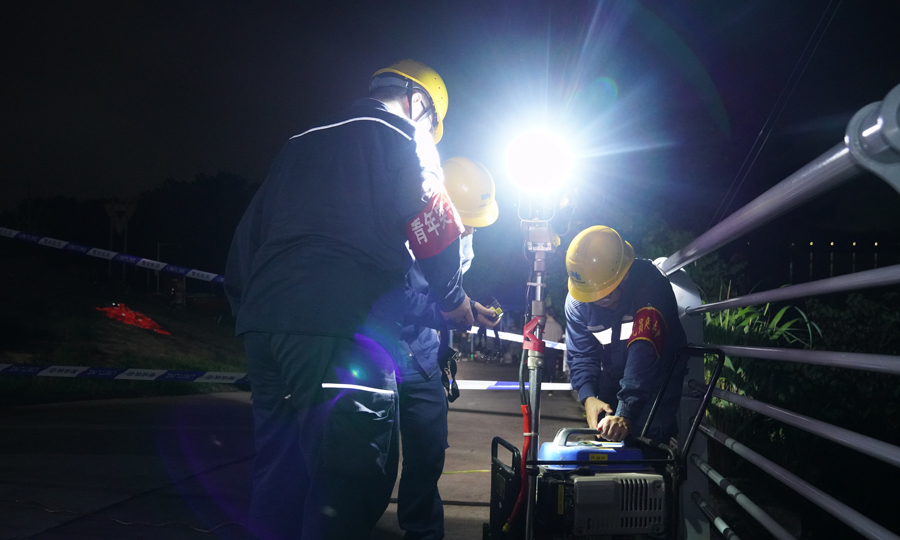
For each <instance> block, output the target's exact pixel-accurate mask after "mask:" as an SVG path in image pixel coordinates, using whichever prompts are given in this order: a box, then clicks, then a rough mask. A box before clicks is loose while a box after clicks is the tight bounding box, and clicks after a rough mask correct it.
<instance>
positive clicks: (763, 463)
mask: <svg viewBox="0 0 900 540" xmlns="http://www.w3.org/2000/svg"><path fill="white" fill-rule="evenodd" d="M866 171H868V172H871V173H874V174H876V175H877V176H879V177H880V178H882V179H883V180H885V181H886V182H888V183H889V184H890V185H891V186H892V187H893V188H894V189H896V190H897V191H898V192H900V85H898V86H896V87H895V88H894V89H892V90H891V91H890V92H889V93H888V95H887V96H886V97H885V99H884V100H883V101H881V102H877V103H872V104H870V105H867V106H866V107H863V108H862V109H860V111H859V112H857V113H856V114H855V115H854V116H853V119H852V120H851V121H850V123H849V124H848V126H847V130H846V133H845V137H844V141H843V142H842V143H840V144H838V145H836V146H835V147H833V148H832V149H830V150H828V151H827V152H825V153H824V154H822V155H821V156H819V157H818V158H817V159H815V160H813V161H812V162H810V163H809V164H807V165H806V166H804V167H803V168H801V169H800V170H798V171H797V172H795V173H794V174H792V175H791V176H789V177H787V178H786V179H784V180H783V181H781V182H780V183H778V184H777V185H776V186H774V187H772V188H771V189H769V190H768V191H767V192H765V193H763V194H762V195H760V196H759V197H757V198H756V199H755V200H753V201H752V202H750V203H749V204H747V205H746V206H744V207H743V208H741V209H740V210H738V211H736V212H735V213H734V214H732V215H731V216H729V217H728V218H726V219H724V220H723V221H721V222H720V223H719V224H717V225H716V226H714V227H713V228H711V229H710V230H708V231H707V232H706V233H704V234H703V235H701V236H700V237H698V238H697V239H695V240H694V241H692V242H691V243H689V244H688V245H687V246H685V247H684V248H682V249H681V250H679V251H678V252H676V253H674V254H673V255H672V256H670V257H668V258H667V259H666V260H664V261H662V262H661V263H660V268H661V269H662V271H663V272H664V273H665V274H666V275H668V276H670V277H674V276H673V274H675V273H676V272H677V271H678V270H680V269H682V268H684V267H685V266H686V265H688V264H690V263H692V262H694V261H696V260H697V259H699V258H701V257H703V256H704V255H707V254H709V253H711V252H713V251H715V250H717V249H719V248H720V247H722V246H724V245H726V244H728V243H729V242H732V241H734V240H736V239H738V238H740V237H742V236H744V235H746V234H747V233H749V232H751V231H753V230H755V229H757V228H758V227H760V226H762V225H764V224H765V223H768V222H769V221H771V220H773V219H775V218H776V217H778V216H781V215H782V214H785V213H786V212H788V211H790V210H792V209H794V208H796V207H798V206H800V205H801V204H803V203H805V202H807V201H810V200H811V199H813V198H814V197H816V196H818V195H820V194H822V193H825V192H826V191H829V190H832V189H834V188H835V187H837V186H840V185H842V184H844V183H845V182H847V181H849V180H850V179H852V178H854V177H856V176H858V175H860V174H862V173H864V172H866ZM897 284H900V265H895V266H889V267H886V268H879V269H875V270H868V271H864V272H859V273H855V274H850V275H845V276H839V277H832V278H828V279H822V280H818V281H812V282H809V283H804V284H800V285H792V286H788V287H783V288H779V289H773V290H769V291H762V292H757V293H753V294H748V295H745V296H740V297H736V298H731V299H728V300H723V301H721V302H714V303H710V304H705V305H690V306H687V305H682V306H680V307H681V308H682V309H683V310H684V312H685V314H686V316H695V317H696V316H699V315H700V314H703V313H709V312H717V311H722V310H726V309H729V308H736V307H745V306H751V305H758V304H765V303H771V302H779V301H784V300H790V299H796V298H805V297H808V296H813V295H821V294H828V293H836V292H850V291H857V290H861V289H866V288H871V287H883V286H890V285H897ZM716 347H717V348H718V349H719V350H721V351H722V352H724V353H725V354H727V355H730V356H735V357H746V358H757V359H763V360H775V361H784V362H795V363H802V364H816V365H821V366H830V367H836V368H843V369H853V370H862V371H869V372H876V373H882V374H889V375H900V356H887V355H876V354H864V353H846V352H829V351H812V350H795V349H779V348H772V347H739V346H730V345H729V346H719V345H716ZM898 384H900V381H898ZM690 386H691V387H692V388H694V389H698V388H700V384H699V383H697V382H696V381H691V383H690ZM703 386H705V385H703ZM714 396H715V397H717V398H719V399H721V400H725V401H728V402H730V403H732V404H734V405H736V406H738V407H741V408H743V409H746V410H750V411H753V412H755V413H757V414H761V415H764V416H767V417H769V418H773V419H775V420H778V421H780V422H783V423H785V424H788V425H791V426H794V427H796V428H799V429H801V430H803V431H806V432H808V433H812V434H814V435H817V436H819V437H822V438H825V439H827V440H830V441H833V442H835V443H837V444H840V445H843V446H846V447H848V448H851V449H853V450H855V451H858V452H861V453H863V454H866V455H869V456H872V457H874V458H876V459H879V460H881V461H883V462H885V463H888V464H890V465H894V466H897V467H900V447H897V446H894V445H891V444H888V443H886V442H883V441H879V440H876V439H873V438H871V437H868V436H865V435H861V434H859V433H854V432H852V431H850V430H847V429H844V428H840V427H837V426H833V425H831V424H828V423H826V422H823V421H820V420H816V419H813V418H809V417H806V416H803V415H800V414H797V413H795V412H792V411H788V410H785V409H782V408H779V407H776V406H773V405H770V404H767V403H763V402H761V401H757V400H755V399H751V398H750V397H747V396H742V395H738V394H734V393H731V392H726V391H724V390H716V391H715V392H714ZM700 430H701V432H703V433H704V434H705V435H707V436H708V437H709V439H710V440H713V441H716V442H718V443H720V444H722V445H724V446H725V447H726V448H728V449H729V450H731V451H732V452H734V453H736V454H738V455H739V456H741V457H743V458H744V459H746V460H748V461H750V462H751V463H753V464H755V465H756V466H758V467H759V468H761V469H762V470H763V471H765V472H767V473H768V474H770V475H771V476H772V477H774V478H775V479H777V480H779V481H781V482H782V483H784V484H785V485H787V486H788V487H790V488H791V489H793V490H794V491H796V492H797V493H798V494H800V495H802V496H804V497H806V498H807V499H808V500H810V501H811V502H813V503H814V504H816V505H817V506H819V507H820V508H822V509H823V510H824V511H826V512H827V513H829V514H831V515H832V516H834V517H836V518H837V519H839V520H841V521H842V522H844V523H845V524H846V525H847V526H849V527H850V528H852V529H853V530H855V531H857V532H858V533H859V534H861V535H862V536H863V537H865V538H872V539H875V538H878V539H898V540H900V536H898V535H897V534H895V533H893V532H891V531H889V530H887V529H886V528H884V527H883V526H881V525H879V524H877V523H875V522H874V521H872V520H871V519H869V518H868V517H866V516H864V515H863V514H861V513H860V512H858V511H857V510H855V509H853V508H850V507H849V506H847V505H845V504H843V503H841V502H839V501H837V500H836V499H835V498H834V497H832V496H831V495H828V494H827V493H824V492H823V491H821V490H820V489H818V488H816V487H815V486H812V485H810V484H809V483H807V482H805V481H804V480H802V479H800V478H799V477H797V476H796V475H794V474H792V473H790V472H789V471H787V470H785V469H784V468H782V467H781V466H779V465H777V464H775V463H773V462H772V461H770V460H768V459H766V458H764V457H762V456H761V455H759V454H758V453H756V452H755V451H753V450H751V449H750V448H748V447H746V446H744V445H743V444H741V443H740V442H738V441H736V440H734V439H733V438H731V437H730V436H728V435H727V434H725V433H722V432H721V431H718V430H716V429H714V428H712V427H710V426H708V425H701V426H700ZM691 462H692V463H693V464H694V465H695V466H696V467H697V469H699V470H700V471H701V472H703V474H705V475H706V477H708V478H709V479H710V480H712V481H713V483H714V484H715V485H717V486H719V487H720V488H721V489H722V490H723V491H724V492H725V493H726V494H727V495H728V496H730V497H731V498H732V499H734V500H735V502H736V503H737V504H739V505H740V506H741V507H742V508H744V510H746V511H747V513H748V515H750V516H751V517H752V518H753V519H755V520H756V521H757V522H758V523H759V524H760V525H762V526H763V527H764V528H765V529H766V530H768V531H769V532H770V533H771V534H772V535H773V536H774V537H775V538H779V539H788V538H794V537H793V536H792V535H791V534H790V533H788V532H787V531H786V530H785V529H784V528H783V527H781V526H780V525H778V523H776V522H775V520H773V519H772V518H771V517H770V516H768V515H767V514H766V513H765V512H764V511H763V510H762V509H760V508H759V506H757V505H756V504H754V503H753V501H751V500H750V499H749V498H748V497H747V496H746V495H744V494H743V493H742V492H741V491H740V490H738V489H737V488H736V487H735V486H733V485H732V484H731V483H730V482H729V481H728V480H726V479H725V478H724V477H723V476H722V475H721V474H719V473H718V472H717V471H715V470H714V469H713V468H712V467H711V466H710V465H709V464H708V463H706V462H705V461H704V460H703V459H701V457H699V456H697V455H696V454H695V455H693V456H691ZM691 498H692V500H693V501H694V503H696V505H697V506H698V507H699V508H700V510H701V511H702V512H703V513H704V514H705V515H706V516H707V517H708V518H709V519H710V523H712V525H713V526H714V527H715V528H717V529H718V530H719V531H720V533H721V534H723V535H725V536H726V537H729V538H735V537H736V536H735V533H734V531H732V530H731V528H730V527H729V526H728V524H726V523H725V522H724V521H723V520H722V518H721V517H720V516H718V515H716V514H715V513H714V512H712V509H711V507H710V506H709V504H708V503H707V502H706V501H705V500H704V499H703V497H702V496H701V495H700V494H699V493H696V492H694V493H692V494H691Z"/></svg>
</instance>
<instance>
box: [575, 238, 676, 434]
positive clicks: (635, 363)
mask: <svg viewBox="0 0 900 540" xmlns="http://www.w3.org/2000/svg"><path fill="white" fill-rule="evenodd" d="M566 270H567V271H568V274H569V294H568V296H567V298H566V348H567V353H568V354H567V362H568V364H569V370H570V374H571V381H572V388H574V389H575V390H576V391H577V392H578V397H579V398H580V399H581V403H582V404H583V405H584V409H585V413H586V415H587V423H588V425H589V426H590V427H591V428H595V429H597V430H598V431H599V432H600V436H601V437H603V438H605V439H607V440H611V441H621V440H623V439H625V438H626V437H628V436H632V437H634V436H637V435H640V430H641V429H643V426H644V424H645V422H646V420H647V417H648V415H649V412H650V407H651V405H652V402H653V400H654V399H655V398H656V395H657V393H658V392H659V388H660V386H661V385H662V383H663V380H664V378H665V376H666V374H667V373H668V370H669V366H670V365H671V364H672V363H673V362H674V363H675V368H674V371H673V372H672V379H671V380H670V381H669V382H668V385H667V387H666V392H665V394H664V396H663V399H662V402H661V403H660V406H659V409H658V410H657V412H656V415H655V417H654V420H653V424H652V425H651V426H650V429H649V431H648V433H647V436H649V437H650V438H652V439H655V440H658V441H660V442H664V443H668V441H669V438H670V437H672V436H674V435H675V434H676V433H677V431H678V425H677V421H676V413H677V411H678V406H679V403H680V400H681V386H682V382H683V380H684V376H685V373H686V371H687V370H686V365H687V364H686V363H687V358H686V357H685V356H684V355H680V354H679V351H680V350H681V348H682V347H684V346H685V345H686V343H687V339H686V337H685V334H684V330H683V328H682V327H681V323H680V322H679V320H678V304H677V302H676V300H675V294H674V292H673V291H672V286H671V285H670V284H669V280H668V279H667V278H666V276H665V275H664V274H663V273H662V272H661V271H660V270H659V269H658V268H657V267H656V266H655V265H654V264H653V263H652V262H651V261H649V260H647V259H635V257H634V249H632V247H631V244H629V243H628V242H626V241H624V240H623V239H622V237H621V236H619V233H617V232H616V231H614V230H613V229H611V228H609V227H602V226H595V227H589V228H587V229H585V230H583V231H581V233H579V234H578V235H577V236H576V237H575V238H574V239H573V240H572V243H571V244H570V245H569V249H568V251H567V252H566ZM601 415H604V416H603V417H602V419H600V416H601Z"/></svg>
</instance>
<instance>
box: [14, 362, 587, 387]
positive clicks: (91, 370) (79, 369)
mask: <svg viewBox="0 0 900 540" xmlns="http://www.w3.org/2000/svg"><path fill="white" fill-rule="evenodd" d="M2 376H12V377H15V376H18V377H68V378H74V379H115V380H120V381H166V382H194V383H219V384H241V385H249V384H250V378H249V377H248V376H247V374H246V373H234V372H228V371H184V370H176V369H140V368H130V369H129V368H111V367H85V366H36V365H32V364H0V377H2ZM456 383H457V385H458V386H459V388H460V390H518V389H519V383H518V382H514V381H462V380H457V381H456ZM525 386H526V387H527V386H528V384H527V383H526V384H525ZM541 389H542V390H546V391H548V392H552V391H553V390H571V389H572V385H570V384H569V383H542V384H541Z"/></svg>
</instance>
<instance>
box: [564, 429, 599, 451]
mask: <svg viewBox="0 0 900 540" xmlns="http://www.w3.org/2000/svg"><path fill="white" fill-rule="evenodd" d="M598 433H599V432H598V431H597V430H596V429H591V428H574V427H568V428H562V429H561V430H559V431H557V432H556V437H554V438H553V444H554V445H555V446H565V445H566V443H567V442H569V437H571V436H572V435H597V434H598Z"/></svg>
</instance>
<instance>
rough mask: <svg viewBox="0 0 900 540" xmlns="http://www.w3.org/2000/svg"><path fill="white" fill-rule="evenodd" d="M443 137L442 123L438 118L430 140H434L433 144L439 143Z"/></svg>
mask: <svg viewBox="0 0 900 540" xmlns="http://www.w3.org/2000/svg"><path fill="white" fill-rule="evenodd" d="M443 136H444V121H443V120H441V119H440V118H438V123H437V125H436V126H434V134H432V138H433V139H434V144H437V143H439V142H441V137H443Z"/></svg>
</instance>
